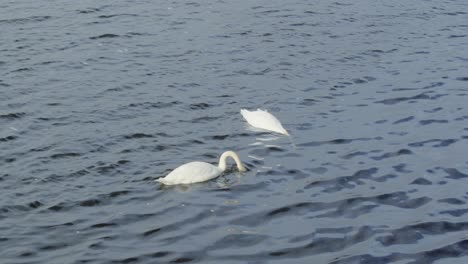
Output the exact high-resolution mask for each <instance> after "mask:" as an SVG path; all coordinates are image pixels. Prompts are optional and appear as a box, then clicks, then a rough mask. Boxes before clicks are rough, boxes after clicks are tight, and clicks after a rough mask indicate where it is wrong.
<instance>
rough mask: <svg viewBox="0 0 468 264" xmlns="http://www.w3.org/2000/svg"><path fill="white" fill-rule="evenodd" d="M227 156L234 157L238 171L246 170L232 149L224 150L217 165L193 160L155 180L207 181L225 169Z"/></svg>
mask: <svg viewBox="0 0 468 264" xmlns="http://www.w3.org/2000/svg"><path fill="white" fill-rule="evenodd" d="M228 157H231V158H233V159H234V161H235V162H236V165H237V169H239V171H241V172H244V171H246V169H245V167H244V165H242V162H241V161H240V159H239V156H237V154H236V153H235V152H234V151H226V152H224V153H223V154H222V155H221V157H220V158H219V165H218V166H214V165H212V164H209V163H206V162H201V161H193V162H189V163H186V164H184V165H181V166H179V167H177V168H176V169H174V170H173V171H171V173H169V174H168V175H167V176H166V177H161V178H158V179H156V181H158V182H160V183H162V184H165V185H175V184H190V183H196V182H204V181H208V180H211V179H214V178H216V177H218V176H219V175H221V173H223V172H224V171H225V170H226V159H227V158H228Z"/></svg>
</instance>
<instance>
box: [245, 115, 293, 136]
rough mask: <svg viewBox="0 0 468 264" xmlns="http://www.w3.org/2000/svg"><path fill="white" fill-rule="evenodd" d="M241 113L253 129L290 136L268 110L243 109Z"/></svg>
mask: <svg viewBox="0 0 468 264" xmlns="http://www.w3.org/2000/svg"><path fill="white" fill-rule="evenodd" d="M240 113H241V115H242V116H243V117H244V119H245V120H246V121H247V123H249V124H250V125H251V126H253V127H256V128H261V129H265V130H269V131H273V132H276V133H279V134H283V135H286V136H289V133H288V131H286V129H284V128H283V125H281V122H280V121H279V120H278V119H277V118H276V117H275V116H274V115H272V114H270V113H269V112H268V111H266V110H261V109H257V110H256V111H249V110H247V109H241V110H240Z"/></svg>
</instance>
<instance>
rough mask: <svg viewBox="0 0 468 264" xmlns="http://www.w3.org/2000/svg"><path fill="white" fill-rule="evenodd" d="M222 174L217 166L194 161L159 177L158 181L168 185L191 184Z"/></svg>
mask: <svg viewBox="0 0 468 264" xmlns="http://www.w3.org/2000/svg"><path fill="white" fill-rule="evenodd" d="M220 174H221V171H220V169H219V168H218V167H217V166H213V165H211V164H209V163H206V162H200V161H194V162H190V163H186V164H184V165H181V166H179V167H177V168H176V169H174V170H173V171H172V172H171V173H169V174H168V175H167V176H166V177H164V178H161V179H158V181H159V182H161V183H163V184H166V185H173V184H190V183H196V182H203V181H207V180H211V179H213V178H216V177H217V176H219V175H220Z"/></svg>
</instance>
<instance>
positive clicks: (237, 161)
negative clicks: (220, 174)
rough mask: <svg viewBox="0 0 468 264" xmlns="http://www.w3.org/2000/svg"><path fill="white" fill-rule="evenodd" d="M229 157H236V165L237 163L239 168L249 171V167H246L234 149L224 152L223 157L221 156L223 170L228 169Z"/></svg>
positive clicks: (241, 170) (220, 166)
mask: <svg viewBox="0 0 468 264" xmlns="http://www.w3.org/2000/svg"><path fill="white" fill-rule="evenodd" d="M227 157H231V158H233V159H234V161H235V162H236V165H237V169H238V170H239V171H240V172H245V171H247V169H246V168H245V167H244V165H243V164H242V162H241V160H240V159H239V156H238V155H237V154H236V153H235V152H234V151H230V150H228V151H226V152H224V153H223V155H221V158H219V168H220V169H221V170H222V171H224V170H225V169H226V158H227Z"/></svg>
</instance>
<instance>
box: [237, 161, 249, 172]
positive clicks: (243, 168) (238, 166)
mask: <svg viewBox="0 0 468 264" xmlns="http://www.w3.org/2000/svg"><path fill="white" fill-rule="evenodd" d="M237 169H238V170H239V171H240V172H246V171H247V169H246V168H245V167H244V164H242V163H239V164H237Z"/></svg>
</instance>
